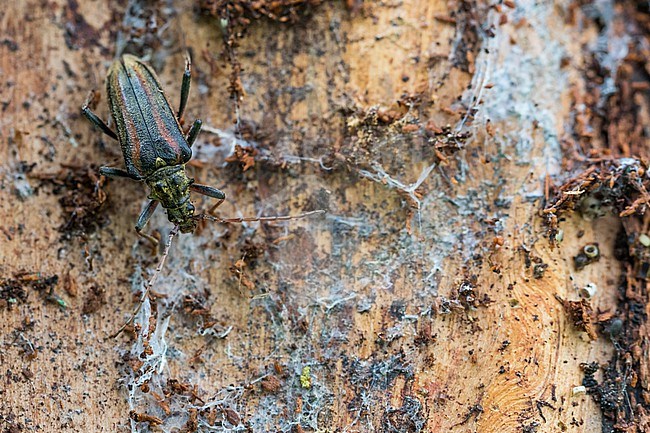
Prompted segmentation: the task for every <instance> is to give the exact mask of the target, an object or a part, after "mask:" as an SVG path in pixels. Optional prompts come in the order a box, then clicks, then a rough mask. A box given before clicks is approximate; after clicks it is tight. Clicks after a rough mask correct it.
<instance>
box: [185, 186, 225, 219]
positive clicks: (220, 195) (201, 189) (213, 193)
mask: <svg viewBox="0 0 650 433" xmlns="http://www.w3.org/2000/svg"><path fill="white" fill-rule="evenodd" d="M190 189H191V190H192V191H194V192H198V193H199V194H203V195H207V196H208V197H212V198H216V199H217V200H219V201H218V202H216V203H215V204H214V206H212V207H211V208H210V210H209V211H208V213H209V214H210V215H214V211H215V210H216V209H217V208H218V207H219V205H220V204H221V203H223V201H224V200H225V199H226V194H224V192H223V191H221V190H218V189H217V188H213V187H211V186H208V185H201V184H197V183H193V184H192V185H190Z"/></svg>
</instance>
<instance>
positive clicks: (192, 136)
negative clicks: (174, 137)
mask: <svg viewBox="0 0 650 433" xmlns="http://www.w3.org/2000/svg"><path fill="white" fill-rule="evenodd" d="M201 125H203V122H202V121H201V119H196V120H195V121H194V123H193V124H192V127H191V128H190V132H188V133H187V144H189V146H190V147H192V145H193V144H194V142H195V141H196V137H198V136H199V132H201Z"/></svg>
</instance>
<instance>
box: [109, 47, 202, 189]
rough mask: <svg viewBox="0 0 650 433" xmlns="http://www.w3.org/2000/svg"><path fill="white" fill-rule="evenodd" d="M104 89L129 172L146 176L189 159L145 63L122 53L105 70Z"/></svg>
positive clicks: (161, 93) (156, 81) (161, 92)
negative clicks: (107, 70) (108, 68)
mask: <svg viewBox="0 0 650 433" xmlns="http://www.w3.org/2000/svg"><path fill="white" fill-rule="evenodd" d="M106 89H107V93H108V100H109V105H110V109H111V114H112V116H113V119H114V120H115V127H116V129H117V136H118V139H119V141H120V145H121V147H122V153H123V154H124V162H125V164H126V169H127V171H128V172H129V174H132V175H135V176H138V177H147V176H149V175H150V174H151V173H153V172H154V171H156V170H157V169H158V168H161V167H163V166H170V165H178V164H184V163H186V162H187V161H189V160H190V158H191V156H192V150H191V149H190V147H189V146H188V144H187V141H186V140H185V137H184V135H183V131H182V130H181V127H180V125H179V123H178V120H177V119H176V116H175V115H174V112H173V111H172V109H171V107H170V105H169V102H168V101H167V99H166V98H165V95H164V94H163V91H162V88H161V86H160V82H159V81H158V78H157V77H156V74H155V72H154V71H153V70H152V69H151V68H150V67H149V66H148V65H146V64H145V63H143V62H142V61H140V60H139V59H138V58H137V57H135V56H131V55H124V56H122V58H120V59H119V60H116V61H115V62H114V63H113V65H112V66H111V68H110V70H109V72H108V77H107V80H106Z"/></svg>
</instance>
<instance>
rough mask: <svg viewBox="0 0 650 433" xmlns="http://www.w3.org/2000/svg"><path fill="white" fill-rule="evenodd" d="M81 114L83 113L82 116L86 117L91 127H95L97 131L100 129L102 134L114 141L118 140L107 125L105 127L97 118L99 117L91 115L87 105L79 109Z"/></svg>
mask: <svg viewBox="0 0 650 433" xmlns="http://www.w3.org/2000/svg"><path fill="white" fill-rule="evenodd" d="M81 112H82V113H83V115H84V116H86V119H88V120H90V122H91V123H92V124H93V125H95V126H97V127H98V128H99V129H101V130H102V132H103V133H104V134H106V135H108V136H109V137H111V138H112V139H114V140H117V139H118V138H117V134H115V133H114V132H113V131H112V130H111V128H109V127H108V125H106V123H104V121H103V120H102V119H100V118H99V116H97V115H96V114H95V113H93V112H92V110H91V109H90V108H88V105H84V106H83V107H81Z"/></svg>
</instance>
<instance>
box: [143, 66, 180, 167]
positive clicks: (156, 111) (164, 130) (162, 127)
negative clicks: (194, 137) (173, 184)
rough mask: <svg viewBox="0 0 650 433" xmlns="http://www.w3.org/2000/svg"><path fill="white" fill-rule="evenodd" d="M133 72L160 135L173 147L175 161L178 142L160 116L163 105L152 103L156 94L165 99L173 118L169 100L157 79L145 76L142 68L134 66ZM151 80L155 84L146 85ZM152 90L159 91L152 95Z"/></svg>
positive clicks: (177, 153) (177, 152) (148, 72)
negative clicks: (144, 94) (145, 96)
mask: <svg viewBox="0 0 650 433" xmlns="http://www.w3.org/2000/svg"><path fill="white" fill-rule="evenodd" d="M145 71H146V73H147V74H148V75H151V72H150V71H148V70H146V68H145ZM134 72H135V73H136V75H137V77H138V81H139V82H140V85H141V87H142V89H143V90H144V92H145V93H146V95H147V98H148V99H149V101H151V102H150V104H149V107H150V108H151V114H152V116H153V119H154V121H155V122H156V126H157V127H158V131H159V132H160V134H161V135H162V137H163V139H164V140H165V142H166V143H167V144H168V145H169V146H170V147H171V148H172V149H174V153H175V154H176V155H177V161H179V160H180V145H179V143H177V142H176V140H175V139H174V138H173V137H172V131H171V130H170V125H168V124H166V123H165V122H164V121H163V118H162V116H161V114H162V113H161V111H160V110H161V109H163V110H164V107H163V106H162V105H161V104H157V103H153V101H156V96H158V97H162V99H163V100H164V101H165V104H166V106H167V109H169V110H170V113H169V114H171V116H172V117H174V119H176V118H175V116H174V113H173V112H172V111H171V107H170V106H169V101H167V98H166V97H165V95H164V93H162V89H160V88H159V85H158V83H157V80H156V79H155V78H154V77H152V76H150V77H145V76H144V73H143V71H142V69H140V68H134ZM151 82H153V83H154V84H155V85H154V86H151V85H147V83H151ZM153 92H159V93H158V94H157V95H154V93H153Z"/></svg>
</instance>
